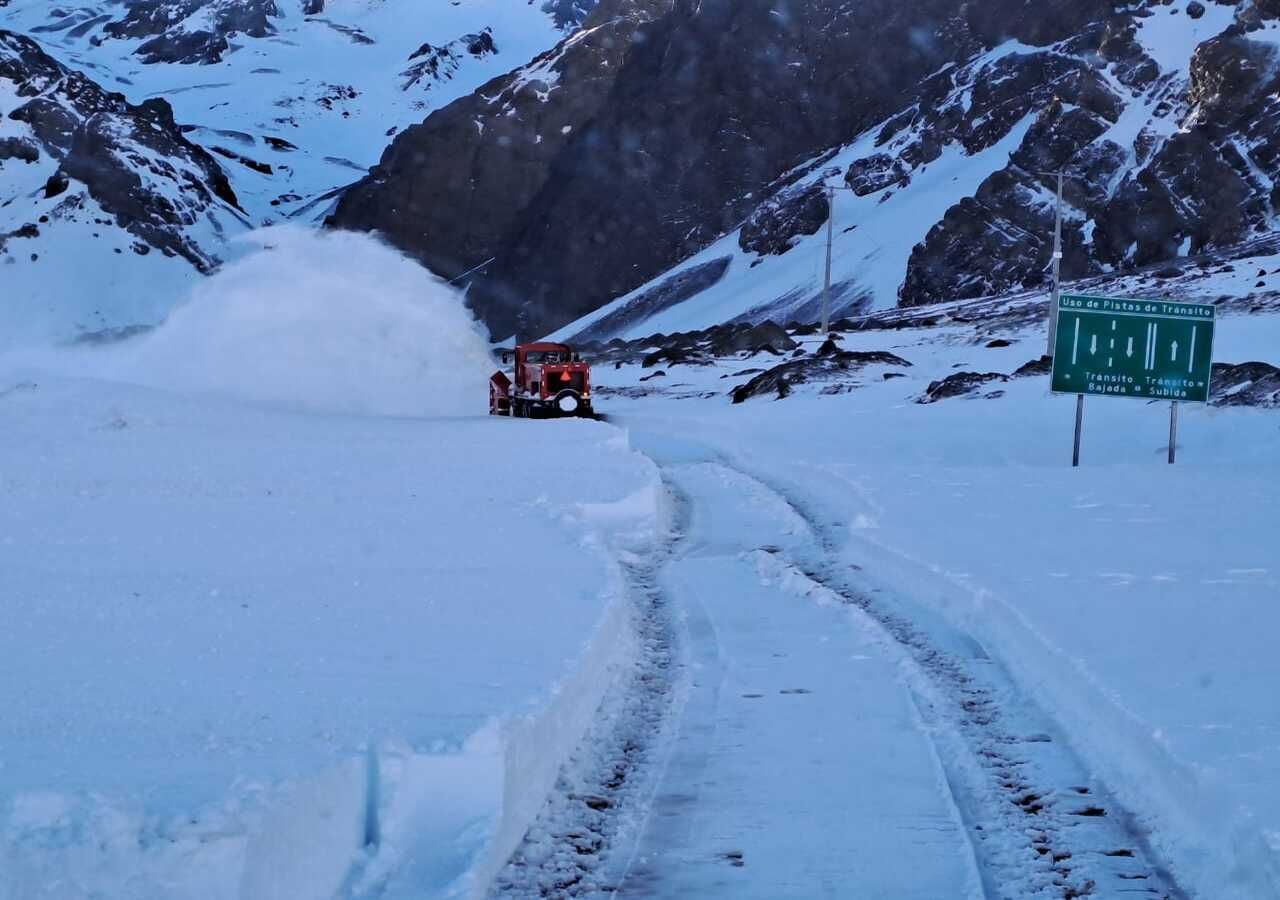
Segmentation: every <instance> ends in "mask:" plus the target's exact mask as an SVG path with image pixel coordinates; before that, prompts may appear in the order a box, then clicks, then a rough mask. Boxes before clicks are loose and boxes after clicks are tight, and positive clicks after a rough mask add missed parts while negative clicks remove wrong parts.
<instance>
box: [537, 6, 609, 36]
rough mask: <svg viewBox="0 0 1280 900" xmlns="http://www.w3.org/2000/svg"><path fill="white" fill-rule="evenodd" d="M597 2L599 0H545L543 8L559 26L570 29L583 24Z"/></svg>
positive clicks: (566, 29)
mask: <svg viewBox="0 0 1280 900" xmlns="http://www.w3.org/2000/svg"><path fill="white" fill-rule="evenodd" d="M597 3H599V0H543V3H542V10H543V12H545V13H547V14H548V15H549V16H551V18H552V21H554V22H555V23H556V27H557V28H560V29H563V30H565V31H569V30H571V29H573V28H576V27H577V26H579V25H581V24H582V23H583V21H584V20H585V19H586V18H587V16H588V15H590V13H591V11H592V10H593V9H595V8H596V4H597Z"/></svg>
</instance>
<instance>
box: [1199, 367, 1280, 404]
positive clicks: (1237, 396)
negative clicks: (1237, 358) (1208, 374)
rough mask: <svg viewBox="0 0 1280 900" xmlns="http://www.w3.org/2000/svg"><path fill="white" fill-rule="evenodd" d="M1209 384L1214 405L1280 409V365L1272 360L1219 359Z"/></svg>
mask: <svg viewBox="0 0 1280 900" xmlns="http://www.w3.org/2000/svg"><path fill="white" fill-rule="evenodd" d="M1210 386H1211V388H1212V394H1213V396H1212V401H1211V402H1212V403H1213V405H1214V406H1258V407H1263V408H1267V409H1280V368H1277V367H1276V366H1273V365H1270V364H1269V363H1264V362H1248V363H1241V364H1239V365H1229V364H1225V363H1217V364H1215V365H1214V367H1213V378H1212V380H1211V381H1210Z"/></svg>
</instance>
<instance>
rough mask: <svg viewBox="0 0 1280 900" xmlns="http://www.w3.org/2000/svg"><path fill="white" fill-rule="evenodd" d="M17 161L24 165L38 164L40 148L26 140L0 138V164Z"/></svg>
mask: <svg viewBox="0 0 1280 900" xmlns="http://www.w3.org/2000/svg"><path fill="white" fill-rule="evenodd" d="M6 159H17V160H21V161H22V162H26V163H33V162H39V160H40V148H39V147H38V146H36V144H35V143H34V142H33V141H29V140H27V139H26V138H17V137H10V138H0V162H3V161H4V160H6Z"/></svg>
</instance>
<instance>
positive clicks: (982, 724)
mask: <svg viewBox="0 0 1280 900" xmlns="http://www.w3.org/2000/svg"><path fill="white" fill-rule="evenodd" d="M715 464H717V465H720V466H722V467H723V468H725V469H726V470H728V471H730V472H732V473H734V474H736V475H738V476H740V477H742V478H745V479H748V480H749V481H751V482H754V483H755V484H757V485H759V486H760V488H761V490H763V491H766V492H768V493H769V494H772V495H773V496H775V497H777V498H778V499H779V500H780V501H781V502H783V503H784V504H785V505H786V506H788V507H789V508H790V509H791V510H793V511H794V512H795V513H796V515H797V516H799V517H800V518H801V519H802V520H803V521H804V522H805V523H806V524H807V525H808V526H809V528H810V530H811V531H812V533H813V534H814V536H815V537H816V538H817V541H818V547H819V551H820V552H819V554H818V556H817V557H816V558H813V559H793V558H791V557H790V555H789V554H788V553H787V552H785V551H783V550H780V549H778V548H775V547H769V548H761V550H760V552H762V553H766V554H768V555H769V556H770V557H772V558H773V559H774V560H775V563H776V564H777V565H778V566H780V567H781V568H783V569H784V570H786V571H787V572H788V573H790V574H791V575H793V576H794V577H797V578H799V579H802V581H803V583H805V584H807V585H808V586H809V591H810V592H811V593H815V594H816V593H825V594H826V595H827V597H828V598H829V599H835V600H837V601H838V602H840V603H842V604H844V605H846V606H851V607H855V608H857V609H859V610H861V611H862V612H863V613H864V614H866V615H867V616H868V618H869V619H870V620H871V621H872V622H873V623H875V625H877V626H878V627H879V628H880V629H881V631H882V632H883V634H884V636H885V638H886V640H888V641H890V642H892V643H893V644H894V645H896V646H897V647H898V648H900V650H901V651H902V653H903V655H904V656H905V657H906V659H908V660H909V661H910V664H911V666H912V668H913V670H914V674H915V675H916V676H917V677H916V678H914V679H913V680H914V681H915V682H916V684H913V685H912V693H913V697H914V699H915V701H916V704H917V707H918V708H919V710H920V713H921V715H922V717H923V719H924V721H925V722H926V724H928V725H929V726H930V727H931V730H932V734H931V737H932V739H933V740H934V741H935V744H936V745H937V747H938V751H939V752H938V755H939V758H940V759H941V760H942V763H943V767H944V769H945V771H946V775H947V780H948V783H949V785H950V787H951V790H952V794H953V799H954V801H955V803H956V806H957V808H958V809H959V811H960V813H961V816H962V818H963V819H964V821H965V823H966V825H967V827H968V829H969V834H970V838H971V842H972V844H973V847H974V851H975V854H976V856H977V859H978V862H979V864H980V867H981V869H982V877H983V881H984V889H985V892H986V894H987V896H988V897H990V898H1009V900H1024V898H1046V900H1047V898H1062V900H1074V898H1082V897H1090V898H1103V897H1125V898H1131V897H1148V898H1153V900H1154V898H1164V900H1185V897H1186V895H1185V894H1184V893H1183V892H1182V891H1181V890H1180V889H1179V888H1178V886H1177V885H1176V883H1175V881H1174V879H1173V878H1172V876H1171V875H1170V873H1169V872H1168V870H1167V869H1166V868H1165V867H1164V866H1163V865H1162V864H1161V863H1160V861H1159V860H1158V859H1157V857H1156V854H1155V853H1154V852H1153V850H1152V849H1151V847H1150V844H1149V843H1148V841H1147V839H1146V836H1145V835H1144V834H1143V833H1142V831H1141V829H1140V828H1139V827H1138V826H1137V824H1136V822H1135V820H1134V817H1133V816H1132V815H1131V814H1130V813H1128V812H1127V811H1126V810H1124V809H1123V808H1121V807H1120V805H1119V804H1118V803H1117V802H1116V801H1115V799H1114V798H1113V797H1111V795H1110V794H1109V792H1108V791H1107V790H1106V788H1105V786H1103V785H1101V784H1099V783H1097V781H1096V779H1094V778H1092V776H1091V775H1090V773H1089V772H1088V769H1087V767H1085V766H1084V764H1083V763H1082V762H1081V761H1080V760H1079V759H1078V758H1077V757H1076V756H1075V754H1074V753H1073V751H1072V750H1071V749H1070V747H1069V746H1068V745H1067V742H1066V740H1064V737H1065V736H1064V735H1062V734H1061V730H1060V729H1059V728H1058V726H1057V725H1056V723H1055V722H1054V721H1053V720H1052V718H1051V716H1049V715H1048V714H1046V713H1045V712H1044V711H1043V710H1041V709H1039V708H1038V707H1037V706H1036V704H1035V702H1034V700H1033V698H1031V697H1029V696H1028V695H1027V694H1026V692H1025V691H1023V690H1022V689H1021V688H1020V687H1019V686H1018V685H1017V684H1016V683H1015V682H1014V681H1013V679H1012V678H1011V677H1010V676H1009V674H1008V673H1007V672H1006V671H1005V670H1004V669H1003V668H1002V667H1001V666H999V665H998V664H997V663H996V662H995V661H993V660H992V659H991V658H990V657H988V656H987V654H986V653H985V651H984V650H983V649H982V647H981V645H980V644H979V643H978V642H977V641H975V640H973V639H972V638H971V637H970V636H969V635H967V634H964V633H962V632H960V631H959V630H958V629H955V628H953V627H952V626H949V625H946V624H944V623H942V622H940V621H939V620H936V619H935V620H931V621H929V622H928V623H927V624H922V623H919V622H917V621H915V620H914V619H913V616H912V615H911V614H910V613H907V612H904V611H903V610H902V609H900V608H897V607H896V605H895V604H893V603H892V601H887V600H885V599H882V598H879V597H875V596H872V594H870V593H867V592H866V591H865V590H863V589H861V588H860V587H859V586H858V585H857V584H856V583H855V579H854V578H853V577H851V576H850V574H849V569H848V568H847V567H845V566H842V565H841V564H840V563H839V562H838V552H839V550H840V544H839V541H838V538H837V537H836V535H835V534H834V533H833V530H834V529H833V527H832V526H831V525H830V524H827V523H824V522H823V521H822V518H821V517H820V516H818V515H817V514H815V513H814V512H813V510H811V509H810V508H809V507H808V505H807V504H806V503H805V502H804V501H803V500H799V499H797V498H796V497H795V496H794V494H793V493H791V492H788V491H786V490H785V489H782V488H779V487H778V486H776V485H774V484H771V483H768V482H766V481H765V480H763V479H762V478H761V477H759V476H757V475H755V474H753V473H751V472H748V471H744V470H743V469H742V468H740V467H738V466H735V465H732V464H730V463H729V462H727V461H726V460H724V458H723V457H719V458H718V459H717V462H716V463H715Z"/></svg>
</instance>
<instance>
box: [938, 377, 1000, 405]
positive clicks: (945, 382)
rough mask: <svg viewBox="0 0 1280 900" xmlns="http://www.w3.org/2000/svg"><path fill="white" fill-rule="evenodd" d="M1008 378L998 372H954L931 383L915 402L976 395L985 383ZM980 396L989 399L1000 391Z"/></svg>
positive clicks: (994, 382) (996, 395)
mask: <svg viewBox="0 0 1280 900" xmlns="http://www.w3.org/2000/svg"><path fill="white" fill-rule="evenodd" d="M1008 380H1009V376H1008V375H1001V374H1000V373H999V372H956V373H955V374H953V375H948V376H947V377H946V378H943V379H940V380H938V381H935V382H933V383H931V384H930V385H929V387H928V388H927V389H926V390H925V392H924V394H923V395H921V396H920V397H919V398H918V399H917V400H916V402H917V403H925V404H928V403H937V402H938V401H939V400H946V399H948V398H949V397H976V396H979V391H982V390H983V389H984V388H986V387H987V385H990V384H1004V383H1005V382H1007V381H1008ZM981 396H983V397H985V398H987V399H991V398H994V397H999V396H1000V392H999V391H988V392H987V393H985V394H982V395H981Z"/></svg>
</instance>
